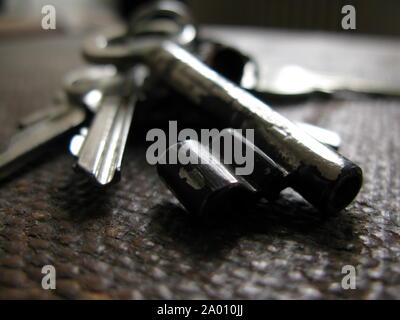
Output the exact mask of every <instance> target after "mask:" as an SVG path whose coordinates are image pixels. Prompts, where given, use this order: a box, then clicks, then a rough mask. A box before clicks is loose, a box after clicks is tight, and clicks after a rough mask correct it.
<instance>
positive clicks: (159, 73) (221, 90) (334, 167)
mask: <svg viewBox="0 0 400 320" xmlns="http://www.w3.org/2000/svg"><path fill="white" fill-rule="evenodd" d="M117 38H118V37H117ZM122 38H123V36H122ZM113 40H115V39H114V38H113V36H99V37H96V38H95V39H90V40H89V41H88V42H87V43H86V44H85V46H84V48H83V52H84V56H85V57H86V58H87V59H88V60H89V61H92V62H95V63H114V64H117V65H118V64H120V65H125V66H126V65H129V64H134V63H137V62H138V61H139V62H144V63H145V64H147V65H148V66H149V67H150V69H151V74H152V76H154V77H156V78H158V79H160V80H161V81H164V83H165V84H166V85H167V86H169V87H171V88H173V89H174V90H175V91H176V92H179V93H180V94H183V95H185V96H186V97H187V98H189V99H190V100H191V101H192V102H194V103H195V104H197V105H198V106H199V107H200V108H201V109H203V110H204V111H206V112H208V113H209V114H213V115H214V116H215V117H217V118H219V119H220V120H221V122H222V123H223V124H224V125H225V126H226V127H233V128H241V129H254V135H255V145H256V146H257V147H258V148H260V149H261V151H263V152H264V153H265V154H266V155H267V156H268V157H270V158H271V159H272V160H273V161H274V162H275V163H277V164H278V165H279V166H281V167H282V168H283V169H285V170H286V171H287V172H288V180H289V182H290V187H292V188H293V189H295V190H296V191H297V192H298V193H299V194H301V195H302V196H303V198H305V199H306V200H307V201H308V202H310V203H311V204H313V205H314V206H315V207H317V208H318V209H320V210H322V211H324V212H326V213H334V212H338V211H340V210H342V209H343V208H345V207H346V206H347V205H349V204H350V202H351V201H353V199H354V198H355V197H356V195H357V194H358V192H359V190H360V188H361V185H362V170H361V168H360V167H359V166H357V165H356V164H354V163H353V162H351V161H350V160H348V159H346V158H344V157H343V156H342V155H340V154H339V153H338V152H336V151H335V150H333V149H331V148H329V147H327V146H325V145H323V144H322V143H320V142H319V141H317V140H316V139H314V138H312V137H311V136H310V135H308V134H307V133H306V132H305V131H304V130H302V129H301V128H300V127H299V126H297V125H296V124H294V123H293V122H291V121H289V120H288V119H286V118H285V117H283V116H282V115H280V114H279V113H278V112H276V111H274V110H273V109H272V108H271V107H269V106H268V105H267V104H266V103H264V102H263V101H261V100H260V99H258V98H256V97H255V96H253V95H252V94H251V93H249V92H247V91H245V90H244V89H243V88H240V87H238V86H237V85H235V84H234V83H233V82H231V81H229V80H228V79H226V78H224V77H223V76H221V75H220V74H218V73H217V72H215V71H214V70H212V69H210V68H209V67H208V66H207V65H205V64H204V63H203V62H202V61H200V60H199V59H198V58H196V57H195V56H194V55H193V54H192V53H190V52H189V51H188V50H186V49H185V48H184V47H182V46H180V45H179V44H178V43H176V42H174V41H170V40H166V39H165V38H164V39H160V37H157V36H155V35H147V36H145V35H144V36H143V37H137V38H135V39H128V37H125V39H124V40H125V41H122V42H121V41H119V42H118V43H117V44H116V43H115V41H113ZM120 40H121V39H120ZM129 40H130V41H129ZM132 40H134V41H132Z"/></svg>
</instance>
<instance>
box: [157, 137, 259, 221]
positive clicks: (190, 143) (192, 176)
mask: <svg viewBox="0 0 400 320" xmlns="http://www.w3.org/2000/svg"><path fill="white" fill-rule="evenodd" d="M172 153H176V156H178V157H179V158H180V157H181V156H184V157H188V158H189V157H190V158H191V159H192V161H191V162H190V161H189V162H188V163H186V164H183V163H182V162H181V161H178V162H177V163H175V164H173V163H170V162H169V161H168V159H169V157H170V156H171V154H172ZM163 157H164V163H159V164H157V171H158V174H159V176H160V177H161V178H162V180H163V181H164V182H165V184H166V185H167V186H168V187H169V188H170V190H171V191H172V192H173V193H174V194H175V196H176V197H177V198H178V199H179V201H180V202H181V203H182V204H183V206H184V207H185V208H186V209H187V210H188V211H189V212H191V213H193V214H195V215H197V216H201V217H203V218H210V219H212V220H214V219H216V220H217V219H218V218H219V217H224V218H225V215H226V214H230V215H232V214H233V213H234V212H240V210H241V209H243V207H248V206H251V205H252V204H253V203H254V200H255V199H256V194H255V192H256V190H255V189H254V188H253V187H252V186H251V185H250V184H248V183H247V182H246V181H245V180H243V179H241V178H240V177H238V176H235V175H234V174H233V173H232V172H231V171H230V170H229V169H228V168H227V167H226V166H224V165H223V164H222V163H221V162H220V160H219V159H217V158H216V157H214V156H213V155H212V154H211V153H210V152H209V150H208V149H207V148H206V147H204V146H202V145H201V144H200V143H199V142H197V141H195V140H186V141H182V142H178V143H177V144H175V145H173V146H171V147H170V148H169V149H168V150H167V151H166V153H165V154H164V155H163Z"/></svg>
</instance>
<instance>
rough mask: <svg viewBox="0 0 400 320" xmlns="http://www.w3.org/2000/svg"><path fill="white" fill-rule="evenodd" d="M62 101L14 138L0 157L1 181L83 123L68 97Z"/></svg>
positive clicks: (27, 124) (83, 116)
mask: <svg viewBox="0 0 400 320" xmlns="http://www.w3.org/2000/svg"><path fill="white" fill-rule="evenodd" d="M60 100H61V101H58V103H59V104H58V105H56V106H55V107H53V108H51V109H48V111H49V112H47V113H41V114H40V115H39V114H37V116H36V117H33V118H31V119H30V120H26V121H25V122H24V128H23V129H22V130H21V131H20V132H18V133H17V134H16V135H15V136H13V137H12V139H11V141H10V144H9V146H8V148H7V149H6V150H5V151H4V152H2V153H0V179H4V178H6V177H8V176H10V175H11V174H13V173H15V172H16V171H17V170H18V169H20V168H21V167H23V166H24V165H26V164H27V163H29V162H31V161H32V159H33V158H34V157H35V155H37V154H39V153H41V152H43V151H45V150H46V149H45V148H46V146H48V144H49V143H50V142H53V141H54V140H55V139H56V138H59V137H61V136H63V135H64V134H67V133H69V132H70V131H71V130H73V129H75V128H76V127H78V126H79V125H81V124H82V123H83V122H84V120H85V118H86V114H85V111H84V110H83V109H82V108H80V107H78V106H74V105H71V104H70V103H69V102H68V99H67V97H66V96H65V95H62V96H61V97H60Z"/></svg>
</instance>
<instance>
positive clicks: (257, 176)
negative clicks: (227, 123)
mask: <svg viewBox="0 0 400 320" xmlns="http://www.w3.org/2000/svg"><path fill="white" fill-rule="evenodd" d="M224 132H225V134H226V135H227V136H225V135H224V139H226V137H230V139H232V140H230V141H231V142H232V153H233V151H234V150H240V151H241V153H243V152H244V150H246V149H247V150H246V153H245V154H246V155H248V154H249V153H250V152H252V154H253V156H252V159H253V170H252V171H251V173H250V174H246V175H241V176H240V177H241V178H242V179H244V180H246V181H247V182H248V183H249V184H250V185H251V186H253V187H254V188H255V189H256V190H257V192H258V193H259V194H260V195H261V196H263V197H265V198H266V199H268V200H276V199H277V198H278V196H279V194H280V192H281V191H282V190H283V189H285V188H286V187H288V184H287V180H286V179H285V178H286V176H287V172H286V171H285V170H284V169H283V168H281V167H280V166H279V165H278V164H276V163H275V162H274V161H273V160H272V159H271V158H270V157H268V155H266V154H265V153H264V152H262V151H261V150H260V149H259V148H257V147H256V146H255V145H254V144H253V143H252V142H251V141H250V140H248V139H246V138H245V137H244V136H243V135H242V134H241V133H240V132H238V131H237V130H234V129H227V130H225V131H224ZM237 145H241V148H238V149H237ZM221 151H222V155H221V159H223V163H224V164H226V165H227V166H228V167H230V168H232V169H237V168H240V167H242V166H243V164H239V163H238V162H237V161H236V159H235V157H234V156H233V154H231V155H227V154H226V153H225V152H224V151H225V148H222V150H221ZM228 159H229V160H228ZM228 162H229V163H230V164H228ZM233 171H234V170H233ZM235 172H236V171H235Z"/></svg>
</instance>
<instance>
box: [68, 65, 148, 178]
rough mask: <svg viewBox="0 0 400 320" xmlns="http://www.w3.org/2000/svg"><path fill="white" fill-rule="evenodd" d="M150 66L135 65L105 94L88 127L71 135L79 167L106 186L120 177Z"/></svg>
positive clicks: (71, 148)
mask: <svg viewBox="0 0 400 320" xmlns="http://www.w3.org/2000/svg"><path fill="white" fill-rule="evenodd" d="M146 76H147V68H146V67H144V66H143V65H138V66H135V67H134V68H133V69H132V70H131V71H130V72H129V73H128V74H127V75H126V77H125V80H124V81H123V82H122V84H120V85H119V86H118V87H117V88H115V92H112V93H108V94H106V95H105V96H104V97H103V100H102V103H101V106H100V107H99V109H98V110H97V113H96V115H95V117H94V119H93V122H92V124H91V126H90V128H89V129H84V130H81V133H80V134H79V135H76V136H74V137H73V138H72V140H71V143H70V151H71V153H72V154H73V155H75V156H76V157H77V158H78V160H77V163H76V167H77V169H78V170H81V171H82V172H84V173H86V174H88V175H89V177H91V178H93V180H94V182H95V183H97V184H99V185H101V186H106V185H108V184H110V183H113V182H116V181H118V180H119V179H120V172H121V162H122V158H123V153H124V150H125V145H126V141H127V138H128V133H129V128H130V125H131V122H132V116H133V112H134V109H135V104H136V102H137V100H138V96H139V95H140V94H141V91H140V88H141V86H142V85H143V82H144V79H145V77H146Z"/></svg>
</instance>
